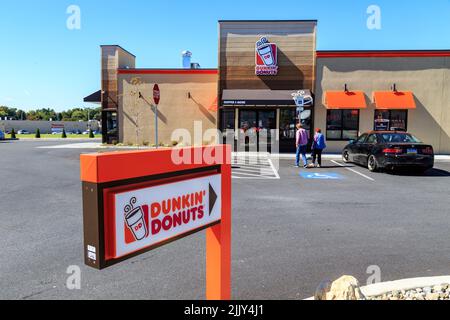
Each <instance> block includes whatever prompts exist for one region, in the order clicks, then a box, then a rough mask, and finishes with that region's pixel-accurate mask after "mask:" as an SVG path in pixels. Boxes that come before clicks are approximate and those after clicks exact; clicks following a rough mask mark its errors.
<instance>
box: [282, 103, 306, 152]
mask: <svg viewBox="0 0 450 320" xmlns="http://www.w3.org/2000/svg"><path fill="white" fill-rule="evenodd" d="M299 119H300V120H299ZM312 120H313V115H312V109H309V108H307V109H305V111H304V112H302V114H301V115H298V114H297V110H296V109H295V108H286V109H281V110H280V152H282V153H293V152H295V137H296V133H297V127H296V126H297V123H299V121H301V123H302V126H303V128H304V129H305V130H306V131H307V132H308V133H309V137H310V144H311V137H313V130H314V127H313V122H312Z"/></svg>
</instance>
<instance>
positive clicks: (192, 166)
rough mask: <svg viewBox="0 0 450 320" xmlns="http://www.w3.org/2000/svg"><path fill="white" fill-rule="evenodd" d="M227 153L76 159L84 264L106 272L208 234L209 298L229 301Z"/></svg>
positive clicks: (216, 149) (219, 149) (225, 149)
mask: <svg viewBox="0 0 450 320" xmlns="http://www.w3.org/2000/svg"><path fill="white" fill-rule="evenodd" d="M230 157H231V149H230V147H229V146H222V145H221V146H209V147H196V148H183V149H174V150H168V149H166V150H156V151H136V152H120V153H118V152H116V153H103V154H85V155H82V156H81V179H82V181H83V211H84V213H83V217H84V242H85V247H84V252H85V262H86V264H87V265H88V266H90V267H93V268H96V269H100V270H101V269H104V268H107V267H109V266H112V265H115V264H118V263H120V262H122V261H125V260H127V259H129V258H132V257H135V256H137V255H140V254H143V253H146V252H148V251H150V250H154V249H156V248H158V247H160V246H163V245H166V244H168V243H171V242H173V241H176V240H179V239H181V238H184V237H186V236H189V235H192V234H193V233H196V232H199V231H202V230H206V234H207V237H206V239H207V244H206V251H207V252H206V258H207V261H206V270H207V271H206V284H207V289H206V296H207V298H208V299H213V300H219V299H224V300H228V299H230V298H231V165H230V161H229V159H230Z"/></svg>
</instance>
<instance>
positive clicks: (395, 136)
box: [383, 133, 422, 143]
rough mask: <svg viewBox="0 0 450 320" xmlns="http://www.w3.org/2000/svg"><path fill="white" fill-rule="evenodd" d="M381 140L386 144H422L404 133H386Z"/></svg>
mask: <svg viewBox="0 0 450 320" xmlns="http://www.w3.org/2000/svg"><path fill="white" fill-rule="evenodd" d="M383 140H384V141H385V142H388V143H422V142H421V141H420V140H419V139H417V138H416V137H414V136H412V135H410V134H406V133H386V134H383Z"/></svg>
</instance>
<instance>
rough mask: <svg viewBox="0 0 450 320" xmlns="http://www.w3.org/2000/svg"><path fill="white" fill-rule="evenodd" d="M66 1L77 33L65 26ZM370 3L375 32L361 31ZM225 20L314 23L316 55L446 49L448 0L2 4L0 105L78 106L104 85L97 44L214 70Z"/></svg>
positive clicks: (158, 62) (166, 63) (54, 0)
mask: <svg viewBox="0 0 450 320" xmlns="http://www.w3.org/2000/svg"><path fill="white" fill-rule="evenodd" d="M264 3H266V4H267V5H268V8H264V7H263V6H262V4H264ZM72 4H74V5H78V6H79V7H80V9H81V29H80V30H69V29H68V28H67V27H66V21H67V19H68V17H69V15H68V14H67V13H66V10H67V8H68V7H69V6H70V5H72ZM370 5H378V6H379V7H380V8H381V14H382V16H381V18H382V20H381V21H382V28H381V30H369V29H368V28H367V26H366V23H367V18H368V14H367V13H366V11H367V8H368V7H369V6H370ZM221 19H223V20H226V19H317V20H318V23H319V25H318V39H317V40H318V49H319V50H350V49H378V50H381V49H450V36H449V34H450V0H370V1H366V0H339V1H336V0H309V1H304V0H295V1H294V0H293V1H291V0H288V1H283V0H279V1H268V2H264V1H254V0H237V1H235V0H228V1H214V0H209V1H207V0H191V1H187V0H184V1H181V0H127V1H123V0H71V1H66V0H39V1H36V0H14V1H12V0H2V1H1V4H0V41H1V45H0V67H1V69H0V70H1V73H0V75H1V76H0V105H8V106H11V107H17V108H23V109H25V110H28V109H32V108H44V107H51V108H54V109H56V110H58V111H61V110H64V109H67V108H71V107H75V106H84V105H85V104H83V102H82V99H83V97H85V96H86V95H88V94H90V93H92V92H93V91H95V90H97V89H99V88H100V49H99V45H100V44H119V45H121V46H122V47H124V48H125V49H127V50H129V51H131V52H132V53H134V54H135V55H136V56H137V66H138V67H149V68H154V67H166V68H174V67H180V65H181V58H180V53H181V51H183V50H185V49H189V50H191V51H192V52H193V53H194V56H193V59H194V60H195V61H197V62H199V63H200V64H201V65H202V67H217V20H221Z"/></svg>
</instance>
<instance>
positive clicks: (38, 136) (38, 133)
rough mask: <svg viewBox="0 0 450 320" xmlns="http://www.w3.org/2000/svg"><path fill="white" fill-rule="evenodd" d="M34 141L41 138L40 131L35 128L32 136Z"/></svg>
mask: <svg viewBox="0 0 450 320" xmlns="http://www.w3.org/2000/svg"><path fill="white" fill-rule="evenodd" d="M34 137H35V138H36V139H40V138H41V130H39V128H37V130H36V135H35V136H34Z"/></svg>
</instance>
